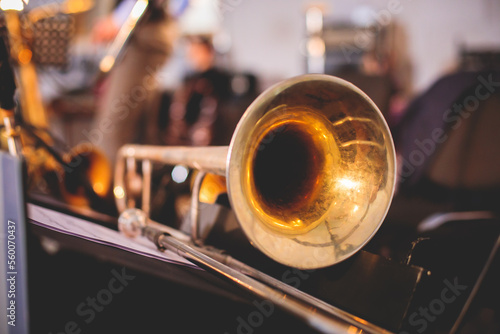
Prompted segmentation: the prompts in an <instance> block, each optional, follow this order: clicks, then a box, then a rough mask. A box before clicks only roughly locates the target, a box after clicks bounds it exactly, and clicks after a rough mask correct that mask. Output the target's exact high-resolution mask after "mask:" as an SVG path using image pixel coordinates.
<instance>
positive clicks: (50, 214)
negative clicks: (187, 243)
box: [28, 203, 200, 269]
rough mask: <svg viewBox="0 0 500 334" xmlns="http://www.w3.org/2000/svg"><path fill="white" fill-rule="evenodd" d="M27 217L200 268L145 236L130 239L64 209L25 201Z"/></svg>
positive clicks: (83, 237) (100, 240)
mask: <svg viewBox="0 0 500 334" xmlns="http://www.w3.org/2000/svg"><path fill="white" fill-rule="evenodd" d="M28 219H29V221H30V222H31V223H33V224H36V225H39V226H42V227H45V228H48V229H51V230H54V231H57V232H60V233H64V234H68V235H72V236H76V237H79V238H82V239H86V240H90V241H93V242H96V243H100V244H104V245H108V246H112V247H116V248H120V249H123V250H126V251H129V252H132V253H136V254H140V255H143V256H147V257H151V258H155V259H158V260H161V261H165V262H169V263H175V264H180V265H185V266H189V267H192V268H197V269H200V268H199V267H198V266H196V265H195V264H193V263H191V262H189V261H188V260H186V259H184V258H183V257H181V256H179V255H177V254H175V253H173V252H170V251H168V250H167V251H165V252H160V251H159V250H158V249H157V248H156V246H155V245H154V244H153V243H152V242H151V241H149V240H147V239H146V238H144V237H138V238H135V239H130V238H127V237H126V236H124V235H123V234H121V233H120V232H118V231H115V230H112V229H109V228H107V227H104V226H101V225H98V224H95V223H92V222H89V221H86V220H83V219H80V218H76V217H73V216H69V215H66V214H64V213H61V212H58V211H54V210H50V209H47V208H43V207H40V206H37V205H34V204H30V203H28Z"/></svg>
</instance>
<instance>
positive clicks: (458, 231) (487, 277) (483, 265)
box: [404, 213, 500, 333]
mask: <svg viewBox="0 0 500 334" xmlns="http://www.w3.org/2000/svg"><path fill="white" fill-rule="evenodd" d="M476 216H478V215H477V213H476ZM471 217H472V215H471V213H455V214H453V216H452V215H450V214H446V215H442V216H440V217H435V218H434V219H432V220H427V221H426V222H424V223H423V224H420V225H419V231H420V232H421V233H420V237H421V238H420V241H419V242H418V243H417V244H416V245H415V247H414V249H413V251H412V253H411V256H410V258H409V262H410V264H413V265H417V266H424V267H425V268H426V269H427V270H429V274H430V275H429V279H427V281H426V284H425V286H424V288H425V289H424V290H423V291H425V293H421V294H416V295H415V299H414V300H413V303H412V304H413V305H412V307H411V308H410V311H409V313H408V314H409V317H408V321H407V322H406V323H405V326H404V330H406V331H408V332H411V333H413V332H415V331H416V332H418V333H498V331H499V330H500V302H499V300H498V296H499V293H500V290H499V286H498V282H499V280H500V276H499V274H500V271H499V270H498V268H499V265H500V252H499V246H500V220H499V219H498V218H484V219H481V218H471Z"/></svg>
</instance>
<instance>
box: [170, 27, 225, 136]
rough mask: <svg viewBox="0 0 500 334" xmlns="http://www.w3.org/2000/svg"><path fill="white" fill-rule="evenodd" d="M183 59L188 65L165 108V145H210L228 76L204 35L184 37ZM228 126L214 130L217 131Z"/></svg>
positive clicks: (223, 98)
mask: <svg viewBox="0 0 500 334" xmlns="http://www.w3.org/2000/svg"><path fill="white" fill-rule="evenodd" d="M187 41H188V46H187V61H188V63H189V64H190V66H191V68H192V71H193V72H192V73H190V74H188V75H187V76H186V77H185V78H184V81H183V83H182V85H181V86H180V87H179V88H178V89H177V90H176V91H175V92H174V94H173V97H172V102H171V104H170V107H169V108H168V111H167V116H168V119H167V127H166V132H165V137H164V141H165V144H167V145H194V146H206V145H211V144H213V143H214V141H215V140H216V138H215V135H216V134H215V127H216V125H217V121H218V118H219V117H220V112H221V108H222V105H223V104H224V102H226V101H227V100H228V99H229V98H230V95H231V94H232V91H231V77H230V75H229V74H228V73H227V72H226V71H224V70H222V69H219V68H217V67H216V66H215V56H216V55H215V50H214V47H213V45H212V42H211V39H210V37H208V36H190V37H188V38H187ZM226 130H229V131H232V129H218V131H226Z"/></svg>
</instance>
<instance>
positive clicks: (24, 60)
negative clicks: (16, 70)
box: [17, 49, 33, 65]
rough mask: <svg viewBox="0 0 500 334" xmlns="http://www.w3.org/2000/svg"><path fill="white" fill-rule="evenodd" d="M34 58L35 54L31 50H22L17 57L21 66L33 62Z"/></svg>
mask: <svg viewBox="0 0 500 334" xmlns="http://www.w3.org/2000/svg"><path fill="white" fill-rule="evenodd" d="M32 56H33V53H32V52H31V50H29V49H22V50H21V51H19V54H18V56H17V59H18V61H19V64H23V65H26V64H28V63H29V62H30V61H31V57H32Z"/></svg>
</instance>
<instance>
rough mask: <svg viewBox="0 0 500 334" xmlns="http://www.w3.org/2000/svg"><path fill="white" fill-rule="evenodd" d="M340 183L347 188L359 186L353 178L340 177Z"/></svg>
mask: <svg viewBox="0 0 500 334" xmlns="http://www.w3.org/2000/svg"><path fill="white" fill-rule="evenodd" d="M339 183H340V184H341V185H342V186H343V187H344V188H347V189H355V188H357V187H358V182H356V181H353V180H351V179H340V180H339Z"/></svg>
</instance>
